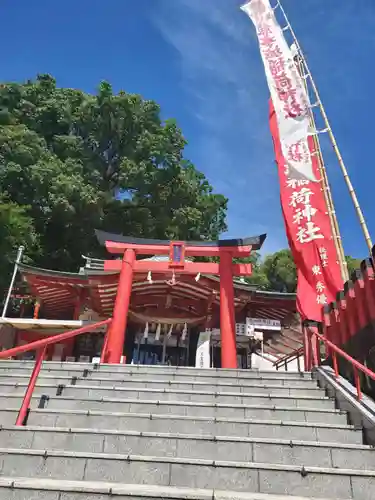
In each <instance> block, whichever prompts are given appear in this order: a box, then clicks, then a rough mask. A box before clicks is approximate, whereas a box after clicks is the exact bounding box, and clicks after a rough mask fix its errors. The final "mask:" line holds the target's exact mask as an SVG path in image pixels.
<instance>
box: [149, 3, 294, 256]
mask: <svg viewBox="0 0 375 500" xmlns="http://www.w3.org/2000/svg"><path fill="white" fill-rule="evenodd" d="M241 3H243V2H241V1H238V0H203V1H202V0H173V1H171V0H159V2H158V3H157V5H158V8H157V10H156V12H155V15H154V19H153V21H154V23H155V25H156V26H157V28H158V29H159V30H160V33H161V34H162V36H163V38H164V39H165V40H166V41H167V42H168V43H169V44H170V45H171V46H172V47H173V48H174V50H175V51H176V52H177V54H178V57H179V61H180V71H181V85H182V87H183V89H184V90H185V92H186V94H187V97H188V99H187V102H188V105H189V111H190V113H191V115H192V117H194V118H195V120H196V123H197V128H199V130H200V131H201V139H200V140H199V143H196V142H195V143H194V144H193V145H190V147H189V156H192V160H193V161H194V162H195V163H196V165H197V167H198V168H199V169H202V170H203V171H204V172H205V174H206V175H207V176H208V177H209V179H210V181H211V182H212V184H213V185H214V187H215V189H216V190H217V191H218V192H222V193H223V194H225V195H226V196H228V198H229V200H230V202H229V213H228V223H229V234H230V235H231V236H245V235H247V234H252V233H257V232H270V233H271V232H272V231H274V230H277V229H278V228H279V227H280V224H282V220H281V216H280V209H279V191H278V190H279V187H278V178H277V172H276V167H275V164H274V156H273V148H272V140H271V136H270V132H269V130H268V120H267V115H268V89H267V84H266V80H265V76H264V71H263V67H262V63H261V60H260V56H259V51H258V47H257V41H256V37H255V33H254V29H253V26H252V24H251V22H250V20H249V19H248V18H247V17H246V15H245V14H244V13H243V12H241V10H240V8H239V7H240V5H241ZM188 139H189V138H188ZM277 234H279V231H277ZM280 245H281V246H285V238H284V236H283V234H281V235H280ZM272 246H274V245H272Z"/></svg>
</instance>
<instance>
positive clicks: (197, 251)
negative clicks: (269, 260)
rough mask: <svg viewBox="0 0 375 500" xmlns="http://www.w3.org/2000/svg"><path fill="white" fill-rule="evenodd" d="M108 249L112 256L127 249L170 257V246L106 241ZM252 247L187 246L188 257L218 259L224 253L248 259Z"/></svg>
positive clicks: (139, 253)
mask: <svg viewBox="0 0 375 500" xmlns="http://www.w3.org/2000/svg"><path fill="white" fill-rule="evenodd" d="M105 246H106V249H107V250H108V252H109V253H112V254H123V253H124V252H125V250H126V249H132V250H134V251H135V252H136V254H137V255H169V249H170V246H169V245H139V244H134V243H118V242H116V241H106V242H105ZM251 249H252V247H251V246H250V245H249V246H241V247H210V246H207V247H204V246H192V245H187V246H185V256H186V257H218V256H220V255H221V254H222V253H227V252H230V253H232V256H233V257H248V256H249V255H250V253H251Z"/></svg>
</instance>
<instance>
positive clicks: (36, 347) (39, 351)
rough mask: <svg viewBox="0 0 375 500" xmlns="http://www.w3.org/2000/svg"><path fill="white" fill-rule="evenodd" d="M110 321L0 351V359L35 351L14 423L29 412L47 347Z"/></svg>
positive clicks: (89, 331)
mask: <svg viewBox="0 0 375 500" xmlns="http://www.w3.org/2000/svg"><path fill="white" fill-rule="evenodd" d="M111 321H112V318H109V319H106V320H104V321H99V322H98V323H93V324H91V325H87V326H84V327H82V328H78V329H76V330H71V331H69V332H65V333H60V334H57V335H54V336H53V337H47V338H45V339H42V340H36V341H35V342H30V343H29V344H26V345H22V346H18V347H13V348H12V349H8V350H6V351H2V352H0V359H8V358H11V357H13V356H18V355H19V354H23V353H24V352H29V351H36V359H35V365H34V368H33V371H32V373H31V376H30V380H29V384H28V386H27V389H26V392H25V395H24V397H23V401H22V404H21V408H20V410H19V412H18V415H17V420H16V425H21V426H22V425H25V422H26V420H27V416H28V414H29V412H30V401H31V398H32V396H33V393H34V389H35V385H36V382H37V379H38V376H39V373H40V370H41V368H42V363H43V360H44V357H45V354H46V350H47V347H48V346H50V345H54V344H57V343H59V342H62V341H64V340H69V339H71V338H73V337H77V336H78V335H82V334H84V333H92V332H93V331H94V330H97V329H98V328H101V327H103V326H106V325H109V324H110V322H111ZM107 336H108V335H106V337H107ZM105 343H106V342H105Z"/></svg>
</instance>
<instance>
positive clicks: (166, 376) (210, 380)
mask: <svg viewBox="0 0 375 500" xmlns="http://www.w3.org/2000/svg"><path fill="white" fill-rule="evenodd" d="M70 365H71V364H70ZM32 368H33V365H29V366H26V367H22V366H21V367H20V366H15V367H11V366H7V367H5V368H0V374H2V375H7V374H12V373H15V372H17V373H18V374H22V373H23V374H24V375H26V376H27V375H28V374H29V375H30V374H31V372H32ZM85 370H87V371H86V372H85ZM207 371H208V373H204V374H197V373H195V372H188V373H182V372H170V373H168V372H165V371H161V370H160V372H157V371H155V370H152V371H138V370H137V371H135V370H126V371H124V372H117V371H116V372H110V371H106V370H104V371H103V370H101V369H100V370H93V368H92V365H88V367H87V368H85V369H82V368H81V369H76V368H74V366H73V367H70V366H68V367H65V368H61V367H60V368H47V369H46V368H44V369H43V370H42V371H41V375H42V376H43V375H53V376H57V377H58V376H65V377H66V376H68V377H82V375H83V374H84V373H86V374H87V376H88V377H90V376H95V377H97V376H99V377H107V378H108V377H109V378H111V379H112V377H116V378H120V379H122V380H126V379H128V378H131V380H134V381H136V380H144V379H145V378H147V379H148V380H149V381H153V382H156V381H158V380H160V381H163V382H164V381H166V380H168V381H172V380H175V381H179V382H184V381H185V382H189V383H196V382H204V383H206V384H209V385H218V384H221V383H225V384H234V385H239V386H242V385H243V386H246V385H248V384H251V383H252V382H254V381H257V382H259V383H261V384H267V385H268V384H271V383H280V384H282V385H288V386H293V384H298V385H300V384H303V383H306V384H309V385H311V384H312V383H313V384H314V385H315V387H316V382H314V381H313V380H312V378H311V377H309V378H308V377H306V378H304V377H299V376H298V375H297V374H296V375H295V376H293V377H285V378H284V377H280V376H279V377H277V376H272V374H271V373H270V374H268V375H267V374H266V375H263V374H262V375H261V376H260V375H257V374H252V376H250V377H243V376H242V374H241V375H238V377H233V376H232V377H230V376H227V375H225V376H223V375H216V371H215V370H213V372H212V371H210V370H207ZM274 373H278V372H274Z"/></svg>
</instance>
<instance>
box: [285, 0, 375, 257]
mask: <svg viewBox="0 0 375 500" xmlns="http://www.w3.org/2000/svg"><path fill="white" fill-rule="evenodd" d="M277 7H279V8H280V10H281V12H282V14H283V16H284V19H285V22H286V24H287V27H288V29H289V30H290V33H291V35H292V37H293V40H294V43H295V44H296V47H297V49H298V52H299V54H300V56H301V58H302V60H303V64H304V66H305V68H306V72H307V76H308V77H309V78H310V81H311V86H312V89H313V91H314V93H315V96H316V100H317V103H318V105H319V108H320V112H321V114H322V117H323V120H324V123H325V126H326V128H327V131H328V135H329V138H330V140H331V144H332V146H333V149H334V151H335V153H336V156H337V159H338V162H339V165H340V168H341V172H342V174H343V176H344V180H345V183H346V185H347V188H348V190H349V194H350V197H351V199H352V202H353V205H354V208H355V210H356V213H357V216H358V219H359V223H360V225H361V228H362V232H363V234H364V237H365V240H366V244H367V247H368V249H369V252H370V255H371V251H372V246H373V244H372V240H371V236H370V233H369V230H368V227H367V224H366V221H365V218H364V216H363V212H362V210H361V207H360V205H359V202H358V198H357V195H356V193H355V190H354V187H353V185H352V183H351V180H350V177H349V174H348V171H347V169H346V166H345V163H344V160H343V158H342V156H341V152H340V150H339V147H338V144H337V141H336V138H335V136H334V134H333V132H332V129H331V125H330V123H329V120H328V116H327V113H326V111H325V109H324V106H323V103H322V101H321V99H320V95H319V91H318V88H317V86H316V84H315V81H314V79H313V77H312V74H311V72H310V69H309V67H308V65H307V62H306V58H305V57H304V55H303V52H302V49H301V46H300V44H299V42H298V40H297V37H296V34H295V32H294V30H293V28H292V26H291V25H290V23H289V19H288V17H287V15H286V13H285V10H284V8H283V6H282V5H281V3H280V0H277V3H276V6H275V9H276V8H277Z"/></svg>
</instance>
